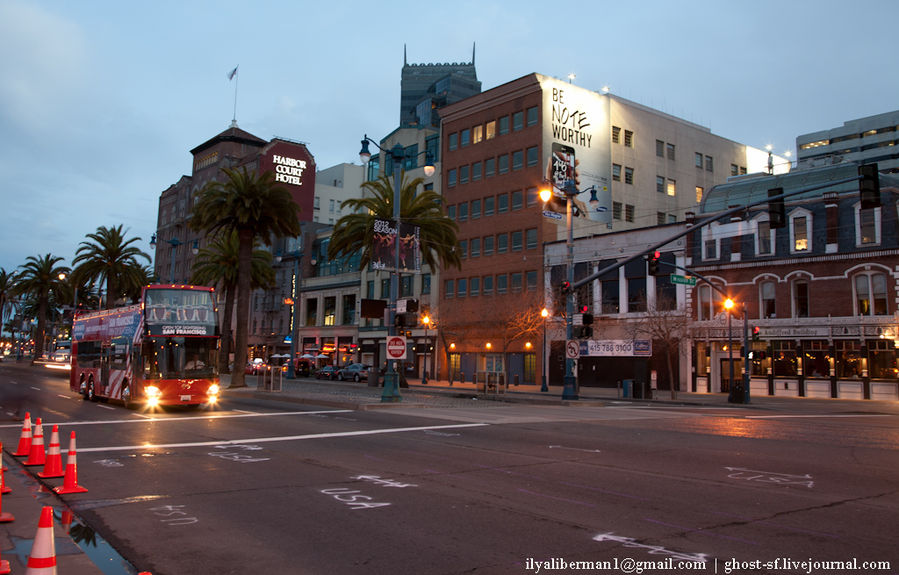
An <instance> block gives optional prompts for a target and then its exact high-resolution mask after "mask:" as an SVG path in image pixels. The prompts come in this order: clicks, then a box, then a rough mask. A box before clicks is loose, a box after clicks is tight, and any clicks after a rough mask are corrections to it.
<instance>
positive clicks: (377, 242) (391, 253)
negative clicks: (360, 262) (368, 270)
mask: <svg viewBox="0 0 899 575" xmlns="http://www.w3.org/2000/svg"><path fill="white" fill-rule="evenodd" d="M372 234H373V244H374V245H373V246H372V267H373V268H374V269H376V270H387V271H394V270H396V251H395V249H396V246H397V242H396V223H395V222H394V220H382V219H376V220H375V223H374V229H373V230H372ZM399 252H400V267H399V270H398V271H400V272H414V273H417V272H420V271H421V228H419V226H415V225H412V224H407V223H405V222H400V238H399Z"/></svg>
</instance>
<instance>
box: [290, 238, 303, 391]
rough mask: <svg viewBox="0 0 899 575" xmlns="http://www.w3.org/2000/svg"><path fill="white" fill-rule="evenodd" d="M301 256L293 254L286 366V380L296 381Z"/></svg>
mask: <svg viewBox="0 0 899 575" xmlns="http://www.w3.org/2000/svg"><path fill="white" fill-rule="evenodd" d="M302 257H303V254H302V252H301V251H300V250H297V251H296V252H294V259H293V314H292V317H291V320H290V362H289V363H288V364H287V379H296V376H297V374H296V367H294V362H295V361H296V357H297V338H298V337H299V334H298V332H297V330H298V329H299V326H298V325H297V322H298V321H299V317H300V314H299V311H300V258H302Z"/></svg>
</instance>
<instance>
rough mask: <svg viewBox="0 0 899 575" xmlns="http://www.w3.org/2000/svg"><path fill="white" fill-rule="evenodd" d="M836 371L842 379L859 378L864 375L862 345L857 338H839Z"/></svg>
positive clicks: (836, 342) (835, 344)
mask: <svg viewBox="0 0 899 575" xmlns="http://www.w3.org/2000/svg"><path fill="white" fill-rule="evenodd" d="M834 346H835V347H836V356H837V357H836V359H837V362H836V372H837V377H838V378H840V379H858V378H860V377H861V376H862V346H861V344H860V343H859V342H858V341H855V340H837V341H835V342H834Z"/></svg>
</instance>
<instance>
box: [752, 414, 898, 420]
mask: <svg viewBox="0 0 899 575" xmlns="http://www.w3.org/2000/svg"><path fill="white" fill-rule="evenodd" d="M811 417H819V418H820V417H823V418H827V419H829V418H837V417H895V416H893V415H889V414H887V413H855V414H852V413H845V414H837V413H831V414H821V415H747V416H746V419H804V418H811Z"/></svg>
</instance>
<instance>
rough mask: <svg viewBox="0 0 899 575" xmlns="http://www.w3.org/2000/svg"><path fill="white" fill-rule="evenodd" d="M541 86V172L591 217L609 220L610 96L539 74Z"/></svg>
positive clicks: (594, 219) (610, 203) (597, 219)
mask: <svg viewBox="0 0 899 575" xmlns="http://www.w3.org/2000/svg"><path fill="white" fill-rule="evenodd" d="M538 78H539V80H540V86H541V89H542V91H543V114H544V117H543V146H542V149H543V150H544V156H545V157H544V159H543V161H544V164H543V169H544V174H545V175H546V178H547V179H548V180H550V181H551V182H552V184H553V188H554V190H553V191H554V192H555V193H556V194H557V195H559V196H562V195H564V191H565V190H577V191H578V194H577V195H576V196H575V198H574V204H575V206H576V207H577V208H578V210H580V211H581V212H582V213H583V214H584V215H586V216H587V218H589V219H590V221H592V222H597V223H604V224H611V222H612V149H611V127H610V122H609V97H608V95H605V94H598V93H596V92H592V91H590V90H585V89H584V88H579V87H578V86H575V85H573V84H570V83H568V82H563V81H562V80H559V79H557V78H550V77H547V76H539V75H538Z"/></svg>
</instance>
